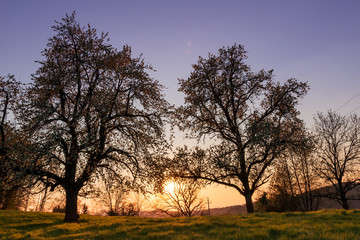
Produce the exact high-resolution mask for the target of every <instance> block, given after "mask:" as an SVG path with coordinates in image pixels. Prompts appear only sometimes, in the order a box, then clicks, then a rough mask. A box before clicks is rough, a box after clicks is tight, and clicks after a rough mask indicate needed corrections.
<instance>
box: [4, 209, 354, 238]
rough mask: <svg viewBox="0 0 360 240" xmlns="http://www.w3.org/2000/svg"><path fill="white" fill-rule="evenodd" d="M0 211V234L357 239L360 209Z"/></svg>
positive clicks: (91, 236)
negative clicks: (160, 213)
mask: <svg viewBox="0 0 360 240" xmlns="http://www.w3.org/2000/svg"><path fill="white" fill-rule="evenodd" d="M63 218H64V215H63V214H57V213H39V212H21V211H5V210H3V211H0V238H1V239H88V240H89V239H221V240H225V239H336V240H340V239H360V211H357V210H350V211H345V210H324V211H317V212H309V213H301V212H296V213H254V214H244V215H228V216H201V217H191V218H185V217H182V218H140V217H101V216H90V215H82V216H81V218H80V222H79V223H64V222H63Z"/></svg>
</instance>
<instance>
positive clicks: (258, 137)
mask: <svg viewBox="0 0 360 240" xmlns="http://www.w3.org/2000/svg"><path fill="white" fill-rule="evenodd" d="M246 58H247V55H246V51H245V49H244V47H243V46H242V45H236V44H235V45H233V46H231V47H223V48H221V49H219V52H218V54H217V55H214V54H209V56H208V58H202V57H199V60H198V62H197V63H196V64H194V65H193V71H192V72H191V74H190V77H189V78H187V79H180V80H179V83H180V88H179V90H180V91H181V92H183V93H184V94H185V105H184V106H182V107H180V108H179V109H178V114H179V115H178V117H179V125H180V128H181V129H182V130H189V131H190V133H191V135H192V137H194V138H196V139H198V140H200V139H202V138H206V137H208V138H215V139H217V142H218V144H215V145H214V146H213V147H212V149H211V150H210V151H209V153H208V154H207V159H206V160H205V163H204V164H201V168H199V169H194V168H193V166H195V165H188V164H182V165H183V166H189V168H188V169H184V168H183V169H182V171H183V175H184V176H185V177H193V178H200V179H204V180H207V181H211V182H216V183H219V184H224V185H226V186H230V187H234V188H235V189H237V190H238V191H239V192H240V193H241V194H242V195H244V196H245V198H246V205H247V210H248V212H253V211H254V209H253V204H252V200H251V197H252V195H253V193H254V191H255V190H256V189H257V188H259V187H260V186H262V185H263V184H264V183H266V182H267V180H268V176H269V175H268V174H267V170H268V169H269V166H271V164H272V163H273V161H274V160H275V159H276V158H277V157H278V156H279V154H280V153H281V152H282V151H283V150H284V149H285V148H286V146H288V145H289V144H297V143H300V142H302V140H301V138H302V133H303V131H304V126H303V122H302V121H301V120H300V119H299V118H298V115H299V112H298V111H297V109H296V106H297V104H298V101H299V99H301V98H302V97H303V96H304V95H305V94H306V93H307V91H308V89H309V86H308V85H307V83H303V82H299V81H297V80H296V79H294V78H291V79H289V80H287V81H285V82H284V83H283V84H281V83H279V82H275V81H274V79H273V78H274V75H273V70H270V71H265V70H260V71H259V72H252V71H251V69H250V66H249V65H247V64H245V62H244V60H245V59H246ZM183 159H184V158H183ZM185 159H186V158H185ZM179 161H180V160H179ZM201 161H204V160H201ZM197 165H199V164H197Z"/></svg>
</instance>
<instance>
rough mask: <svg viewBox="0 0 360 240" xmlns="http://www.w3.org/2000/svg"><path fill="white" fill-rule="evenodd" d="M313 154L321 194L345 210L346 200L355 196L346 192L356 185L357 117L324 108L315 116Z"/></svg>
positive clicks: (359, 149)
mask: <svg viewBox="0 0 360 240" xmlns="http://www.w3.org/2000/svg"><path fill="white" fill-rule="evenodd" d="M314 120H315V136H316V149H317V151H316V154H317V155H316V156H317V158H318V161H319V164H320V166H319V167H318V173H319V176H320V177H321V178H322V179H323V180H324V182H325V184H331V186H332V187H325V188H324V191H325V192H324V193H323V195H324V197H327V198H329V199H333V200H335V201H337V202H338V203H339V204H340V205H341V206H342V207H343V208H344V209H349V207H350V206H349V202H348V200H351V199H359V198H358V197H355V198H354V196H350V195H349V192H350V191H351V190H352V189H354V188H356V187H357V186H359V185H360V178H359V164H360V118H359V117H358V116H357V115H356V114H354V115H350V116H341V115H340V114H338V113H336V112H333V111H331V110H330V111H328V112H327V113H326V114H324V113H318V114H317V116H316V117H315V119H314Z"/></svg>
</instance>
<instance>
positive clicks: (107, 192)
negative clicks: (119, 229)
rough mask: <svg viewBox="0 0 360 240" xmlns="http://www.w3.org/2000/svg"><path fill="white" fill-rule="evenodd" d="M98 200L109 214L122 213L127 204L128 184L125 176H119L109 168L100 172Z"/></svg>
mask: <svg viewBox="0 0 360 240" xmlns="http://www.w3.org/2000/svg"><path fill="white" fill-rule="evenodd" d="M100 181H101V187H100V190H99V193H100V196H99V197H100V201H101V202H102V203H103V204H104V205H105V207H106V208H107V209H108V210H107V212H106V213H107V214H108V215H109V216H118V215H122V212H124V208H125V206H126V205H127V198H128V196H129V192H130V184H129V182H127V180H126V178H125V177H122V176H119V175H117V174H116V173H114V172H113V171H111V170H103V171H102V172H101V177H100Z"/></svg>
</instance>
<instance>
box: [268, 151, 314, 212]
mask: <svg viewBox="0 0 360 240" xmlns="http://www.w3.org/2000/svg"><path fill="white" fill-rule="evenodd" d="M312 151H313V149H312V148H309V149H296V151H295V150H293V151H286V152H285V153H284V154H283V155H282V156H281V157H280V158H279V159H278V161H277V162H276V164H275V165H274V172H273V174H272V176H271V178H270V184H269V186H268V188H267V191H266V193H267V196H266V197H267V199H268V206H267V208H268V211H277V212H285V211H313V210H317V209H318V206H319V200H320V198H319V196H318V194H317V188H318V187H319V178H318V175H317V173H316V164H317V163H316V161H315V160H316V159H315V158H314V156H313V155H314V154H313V152H312Z"/></svg>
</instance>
